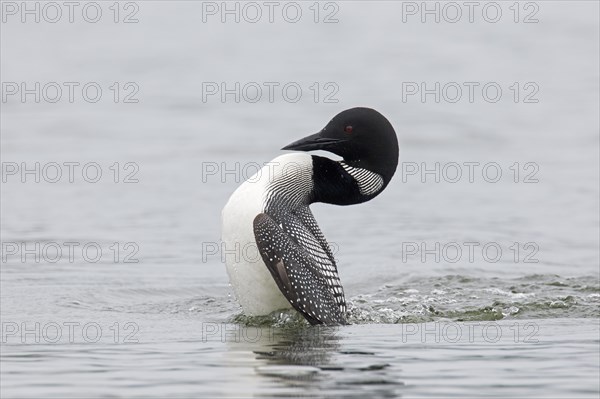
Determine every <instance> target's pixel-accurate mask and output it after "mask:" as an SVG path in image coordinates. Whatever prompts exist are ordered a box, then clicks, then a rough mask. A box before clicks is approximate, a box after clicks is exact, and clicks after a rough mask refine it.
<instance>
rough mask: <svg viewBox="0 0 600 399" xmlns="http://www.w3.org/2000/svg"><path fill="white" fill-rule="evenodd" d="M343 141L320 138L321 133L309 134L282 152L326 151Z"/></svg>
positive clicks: (284, 148) (287, 146)
mask: <svg viewBox="0 0 600 399" xmlns="http://www.w3.org/2000/svg"><path fill="white" fill-rule="evenodd" d="M344 141H345V140H340V139H333V138H327V137H322V136H321V132H319V133H315V134H311V135H310V136H307V137H304V138H302V139H300V140H298V141H294V142H293V143H291V144H288V145H286V146H285V147H283V148H282V150H296V151H313V150H328V149H329V148H331V146H332V145H336V144H339V143H343V142H344Z"/></svg>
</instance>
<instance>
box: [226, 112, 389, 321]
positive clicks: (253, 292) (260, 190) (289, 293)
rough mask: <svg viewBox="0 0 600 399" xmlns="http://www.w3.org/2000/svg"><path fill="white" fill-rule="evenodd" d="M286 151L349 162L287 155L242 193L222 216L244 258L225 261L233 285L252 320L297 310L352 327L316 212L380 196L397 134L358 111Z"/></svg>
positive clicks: (230, 244)
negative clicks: (321, 205) (318, 206)
mask: <svg viewBox="0 0 600 399" xmlns="http://www.w3.org/2000/svg"><path fill="white" fill-rule="evenodd" d="M282 149H283V150H299V151H311V150H325V151H329V152H331V153H334V154H336V155H338V156H340V157H342V158H343V160H341V161H334V160H331V159H329V158H326V157H321V156H316V155H309V154H306V153H289V154H285V155H281V156H279V157H277V158H275V159H274V160H272V161H271V162H269V163H267V164H265V166H264V167H263V168H262V169H260V170H259V171H258V172H257V173H256V174H255V175H253V176H252V177H250V178H249V179H248V180H246V181H245V182H244V183H242V184H241V185H240V187H238V189H237V190H236V191H235V192H234V193H233V194H232V195H231V197H230V198H229V201H228V202H227V204H226V205H225V208H223V212H222V242H223V245H224V246H225V248H226V249H227V251H230V252H231V251H232V250H234V249H235V251H239V253H238V254H237V255H236V256H227V257H226V268H227V274H228V275H229V279H230V282H231V285H232V287H233V290H234V292H235V295H236V298H237V300H238V301H239V303H240V305H241V306H242V308H243V310H244V313H245V314H247V315H250V316H256V315H266V314H269V313H271V312H273V311H275V310H280V309H284V308H290V307H293V308H294V309H295V310H297V311H298V312H300V313H301V314H302V316H304V318H306V319H307V320H308V322H309V323H311V324H326V325H337V324H346V300H345V298H344V290H343V288H342V285H341V283H340V279H339V276H338V271H337V265H336V262H335V259H334V256H333V253H332V251H331V248H330V247H329V244H328V243H327V241H326V240H325V237H324V235H323V233H322V232H321V229H320V228H319V225H318V224H317V222H316V220H315V218H314V216H313V214H312V212H311V211H310V208H309V205H310V204H312V203H314V202H325V203H328V204H335V205H351V204H359V203H361V202H365V201H369V200H370V199H372V198H374V197H376V196H377V195H378V194H379V193H381V192H382V191H383V190H384V189H385V187H386V186H387V185H388V183H389V182H390V180H391V179H392V176H393V175H394V173H395V171H396V167H397V166H398V140H397V138H396V133H395V131H394V128H393V127H392V125H391V124H390V122H389V121H388V120H387V119H386V118H385V117H384V116H383V115H381V114H380V113H379V112H377V111H375V110H373V109H370V108H352V109H348V110H345V111H342V112H341V113H339V114H338V115H336V116H335V117H334V118H333V119H332V120H331V121H330V122H329V123H328V124H327V126H325V127H324V128H323V130H321V131H320V132H319V133H316V134H313V135H311V136H308V137H305V138H303V139H300V140H298V141H295V142H293V143H291V144H289V145H287V146H285V147H283V148H282ZM252 248H253V249H254V251H252ZM253 254H254V255H256V256H253Z"/></svg>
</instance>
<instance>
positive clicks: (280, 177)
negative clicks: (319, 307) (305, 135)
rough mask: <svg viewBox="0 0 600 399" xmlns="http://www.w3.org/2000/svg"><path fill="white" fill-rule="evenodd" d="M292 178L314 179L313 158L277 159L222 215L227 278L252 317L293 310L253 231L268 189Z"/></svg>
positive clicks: (237, 193) (239, 191)
mask: <svg viewBox="0 0 600 399" xmlns="http://www.w3.org/2000/svg"><path fill="white" fill-rule="evenodd" d="M298 173H300V174H298ZM290 174H293V175H294V176H298V177H299V176H302V177H303V178H309V179H310V178H312V157H311V156H310V155H309V154H305V153H292V154H285V155H281V156H279V157H277V158H275V159H273V160H272V161H271V162H269V163H267V164H266V165H265V166H264V167H263V168H262V169H261V170H259V171H258V172H257V173H256V174H255V175H253V176H252V177H250V178H249V179H248V180H246V181H245V182H244V183H242V185H240V187H238V189H237V190H235V192H234V193H233V194H232V195H231V197H230V198H229V201H228V202H227V204H226V205H225V207H224V208H223V211H222V213H221V220H222V235H221V240H222V246H221V250H222V252H223V254H224V258H225V266H226V268H227V274H228V275H229V281H230V282H231V286H232V288H233V291H234V292H235V295H236V298H237V300H238V302H239V303H240V305H241V306H242V308H243V309H244V313H245V314H247V315H249V316H257V315H266V314H269V313H271V312H273V311H275V310H278V309H284V308H290V307H291V306H290V304H289V302H288V301H287V299H286V298H285V297H284V296H283V294H282V293H281V291H279V288H278V287H277V284H276V283H275V281H274V280H273V277H272V276H271V274H270V273H269V270H268V269H267V266H266V265H265V264H264V262H263V261H262V259H261V256H260V254H259V253H258V249H257V246H256V240H255V238H254V231H253V221H254V218H255V217H256V215H258V214H259V213H262V212H264V210H265V204H266V199H267V194H268V188H269V187H270V186H271V187H272V186H273V185H278V183H282V184H283V183H284V182H286V181H289V179H290ZM295 194H297V193H295Z"/></svg>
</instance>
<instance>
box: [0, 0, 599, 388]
mask: <svg viewBox="0 0 600 399" xmlns="http://www.w3.org/2000/svg"><path fill="white" fill-rule="evenodd" d="M23 4H24V3H21V2H3V3H2V18H3V22H2V25H1V45H2V51H1V54H2V59H1V61H0V66H1V75H2V76H1V80H2V102H1V107H2V118H1V129H2V137H1V156H2V190H1V191H2V192H1V221H2V226H1V234H2V237H1V239H2V262H1V264H0V266H1V278H0V282H1V323H2V341H1V344H2V346H1V349H2V350H1V372H0V373H1V374H0V375H1V378H2V383H1V385H0V391H1V395H2V397H3V398H21V397H23V398H24V397H27V398H29V397H61V398H64V397H78V398H79V397H86V398H87V397H89V398H96V397H165V396H167V395H168V396H170V397H185V398H188V397H232V398H233V397H235V398H246V397H255V396H273V397H282V396H286V397H294V396H307V397H312V396H314V397H329V396H331V397H334V396H335V397H360V398H364V397H373V398H375V397H402V396H403V397H436V396H437V397H474V396H475V397H482V396H489V397H544V398H547V397H569V398H571V397H577V398H579V397H592V398H597V397H598V395H599V394H600V382H599V379H598V375H599V372H600V360H599V359H600V323H599V320H600V282H599V275H600V271H599V264H600V259H599V247H598V246H599V244H598V243H599V240H600V237H599V224H600V215H599V204H598V201H599V197H600V190H599V180H600V178H599V177H600V176H599V170H598V163H599V145H600V143H599V137H600V134H599V133H600V126H599V114H598V109H599V108H600V101H599V91H600V78H599V72H598V71H599V69H600V66H599V48H600V43H599V17H598V15H599V6H598V3H597V2H591V1H580V2H577V1H574V2H571V1H569V2H567V1H552V2H550V1H538V2H528V3H514V4H513V3H511V2H507V3H504V2H502V3H490V2H480V3H476V4H475V5H474V6H473V8H472V9H471V8H469V7H467V6H465V5H463V3H452V4H453V5H447V4H446V3H437V2H428V3H427V5H426V6H424V5H423V3H421V2H397V3H395V2H363V1H352V2H349V1H348V2H329V3H310V2H306V3H305V2H302V3H293V2H280V3H276V4H275V5H273V8H272V9H271V8H269V7H270V6H266V5H265V4H264V3H260V2H259V3H251V5H249V6H248V5H245V4H244V3H236V2H228V3H227V4H226V5H223V4H222V3H221V2H188V1H172V2H166V1H151V2H150V1H148V2H129V3H118V4H117V5H116V6H115V4H114V3H113V2H104V1H103V2H97V3H88V2H82V3H77V5H76V6H74V8H73V9H71V10H70V9H69V8H68V7H67V6H64V5H62V3H54V4H58V5H57V6H54V5H51V6H48V5H45V4H44V3H36V2H29V3H27V7H29V8H28V9H29V10H33V11H31V13H29V14H28V13H25V12H24V11H23V9H22V7H23ZM315 4H316V5H315ZM515 4H516V5H515ZM223 7H227V9H226V10H225V9H224V8H223ZM424 7H427V9H425V8H424ZM227 10H229V11H227ZM427 10H429V11H431V12H430V13H428V12H427ZM70 11H71V12H70ZM36 17H37V18H38V19H39V22H36V20H35V18H36ZM69 18H72V21H73V22H70V21H69ZM236 18H237V19H238V21H236ZM436 18H437V19H438V21H436ZM53 21H54V22H53ZM94 21H96V22H94ZM223 21H224V22H223ZM354 106H369V107H373V108H375V109H377V110H379V111H380V112H382V113H383V114H384V115H386V116H387V117H388V119H390V121H391V122H392V124H393V125H394V126H395V128H396V131H397V133H398V136H399V142H400V149H401V160H400V161H401V164H400V165H399V169H398V171H397V174H396V176H395V177H394V180H392V183H391V184H390V185H389V187H388V188H387V189H386V191H385V192H384V193H383V194H382V195H381V196H379V197H377V198H376V199H375V200H373V201H372V202H369V203H365V204H362V205H358V206H352V207H335V206H330V205H324V204H316V205H314V206H313V211H314V213H315V216H316V218H317V220H318V221H319V223H320V225H321V228H322V230H323V231H324V233H325V235H326V237H327V238H328V240H329V241H330V242H331V243H332V247H333V249H334V252H335V256H336V258H337V260H338V265H339V272H340V278H341V280H342V283H343V284H344V287H345V291H346V297H347V299H348V300H349V302H350V306H349V319H350V321H351V323H352V324H351V325H349V326H343V327H327V328H325V327H321V328H319V327H309V326H307V325H306V324H305V323H303V322H302V320H299V319H298V318H297V317H296V316H295V315H293V314H285V313H281V314H273V315H271V316H268V317H263V318H249V317H246V316H244V315H242V314H241V309H240V307H239V306H238V305H237V304H236V301H235V298H234V297H233V293H232V291H231V289H230V287H229V285H228V278H227V275H226V272H225V267H224V265H223V259H224V258H225V257H226V256H253V255H254V253H253V251H252V248H239V249H233V250H232V249H231V248H223V247H222V246H221V244H220V241H219V237H220V211H221V208H222V207H223V205H224V204H225V202H226V201H227V198H228V197H229V195H230V194H231V193H232V192H233V190H235V188H236V187H237V186H238V185H239V184H240V182H241V181H243V180H244V179H246V178H248V177H250V176H251V175H252V174H253V173H254V172H255V171H256V170H257V168H258V167H260V166H262V165H263V164H264V163H265V162H267V161H269V160H270V159H272V158H274V157H276V156H277V155H279V154H281V153H282V152H281V151H280V150H279V149H280V148H281V147H283V146H284V145H286V144H288V143H290V142H292V141H294V140H296V139H298V138H300V137H304V136H305V135H308V134H310V133H314V132H316V131H317V130H319V129H320V128H322V127H323V126H324V125H325V124H326V123H327V121H328V120H329V119H330V118H331V117H332V116H333V115H335V114H336V113H337V112H339V111H341V110H343V109H346V108H350V107H354Z"/></svg>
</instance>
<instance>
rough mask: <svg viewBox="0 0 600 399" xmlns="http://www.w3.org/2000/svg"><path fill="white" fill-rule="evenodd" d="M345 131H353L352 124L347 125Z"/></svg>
mask: <svg viewBox="0 0 600 399" xmlns="http://www.w3.org/2000/svg"><path fill="white" fill-rule="evenodd" d="M344 131H345V132H346V133H352V126H350V125H348V126H346V127H345V128H344Z"/></svg>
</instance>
